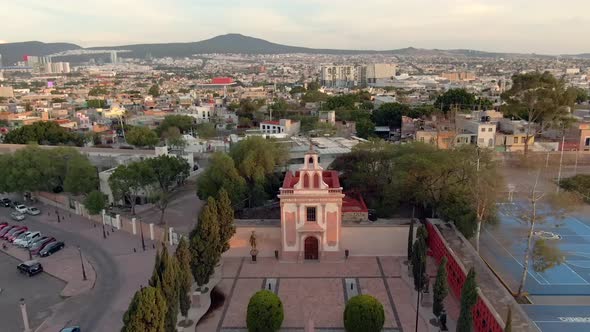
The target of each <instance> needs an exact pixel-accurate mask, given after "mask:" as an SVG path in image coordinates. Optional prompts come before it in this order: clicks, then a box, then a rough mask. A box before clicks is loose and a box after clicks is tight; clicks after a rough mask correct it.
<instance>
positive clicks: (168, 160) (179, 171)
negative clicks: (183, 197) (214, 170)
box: [143, 156, 190, 224]
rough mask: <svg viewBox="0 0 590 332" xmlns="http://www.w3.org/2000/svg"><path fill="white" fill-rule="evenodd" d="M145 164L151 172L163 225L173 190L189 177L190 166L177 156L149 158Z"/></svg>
mask: <svg viewBox="0 0 590 332" xmlns="http://www.w3.org/2000/svg"><path fill="white" fill-rule="evenodd" d="M143 163H145V164H146V165H147V168H149V169H150V170H151V172H150V174H151V179H152V181H153V183H155V188H156V194H155V197H157V200H156V206H157V207H158V209H160V212H161V214H160V224H163V223H164V213H165V212H166V208H167V207H168V203H170V198H171V195H172V190H173V189H174V188H175V187H176V186H177V185H179V184H181V183H182V182H184V180H185V179H186V178H187V177H188V176H189V172H190V166H189V164H188V162H187V161H186V160H184V159H183V158H180V157H176V156H159V157H156V158H149V159H146V160H144V161H143Z"/></svg>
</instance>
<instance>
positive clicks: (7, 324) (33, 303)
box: [0, 253, 65, 331]
mask: <svg viewBox="0 0 590 332" xmlns="http://www.w3.org/2000/svg"><path fill="white" fill-rule="evenodd" d="M19 263H20V261H19V260H17V259H16V258H13V257H12V256H9V255H7V254H4V253H0V288H2V292H1V293H0V321H1V322H2V327H1V328H0V330H2V331H22V330H23V328H24V325H23V321H22V318H21V311H20V306H19V300H20V299H21V298H24V299H25V302H26V304H27V311H28V314H29V324H30V325H31V327H33V328H34V327H37V326H39V324H41V322H43V320H45V318H47V317H49V316H50V315H51V308H52V307H53V306H54V305H56V304H58V303H60V302H61V301H62V300H63V299H62V298H61V297H60V296H59V293H60V292H61V290H62V289H63V288H64V286H65V283H64V282H63V281H61V280H59V279H56V278H54V277H52V276H50V275H49V274H47V273H42V274H38V275H36V276H33V277H28V276H26V275H24V274H21V273H18V272H17V270H16V266H17V265H18V264H19Z"/></svg>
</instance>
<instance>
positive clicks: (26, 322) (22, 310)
mask: <svg viewBox="0 0 590 332" xmlns="http://www.w3.org/2000/svg"><path fill="white" fill-rule="evenodd" d="M19 304H20V313H21V315H22V317H23V325H24V326H25V329H24V332H31V327H30V326H29V315H28V314H27V304H26V303H25V299H23V298H21V299H20V301H19Z"/></svg>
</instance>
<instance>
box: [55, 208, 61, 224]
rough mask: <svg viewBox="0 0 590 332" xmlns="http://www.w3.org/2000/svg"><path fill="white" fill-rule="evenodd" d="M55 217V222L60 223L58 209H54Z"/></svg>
mask: <svg viewBox="0 0 590 332" xmlns="http://www.w3.org/2000/svg"><path fill="white" fill-rule="evenodd" d="M55 215H56V216H57V222H60V221H59V210H58V209H55Z"/></svg>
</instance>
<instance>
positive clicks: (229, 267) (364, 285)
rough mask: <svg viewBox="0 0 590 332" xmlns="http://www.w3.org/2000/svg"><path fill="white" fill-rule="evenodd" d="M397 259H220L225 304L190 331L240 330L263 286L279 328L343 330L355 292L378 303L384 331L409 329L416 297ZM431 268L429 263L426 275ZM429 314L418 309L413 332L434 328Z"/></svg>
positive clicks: (451, 311)
mask: <svg viewBox="0 0 590 332" xmlns="http://www.w3.org/2000/svg"><path fill="white" fill-rule="evenodd" d="M403 261H404V257H351V258H349V259H348V260H346V261H343V262H309V263H281V262H278V261H277V260H275V259H274V258H262V259H260V258H259V259H258V262H256V263H253V262H251V261H250V259H249V258H229V257H228V258H225V259H224V262H223V268H222V272H223V279H222V280H221V282H220V283H219V285H218V286H217V287H218V289H219V290H220V291H221V292H223V293H224V294H225V297H226V299H225V303H224V305H223V306H222V307H221V308H219V309H217V310H215V311H213V312H212V313H210V314H209V315H207V316H205V317H204V318H203V319H202V320H201V322H200V323H199V325H198V326H197V328H196V331H199V332H200V331H223V332H230V331H232V332H233V331H245V330H246V308H247V306H248V301H249V300H250V297H251V296H252V295H253V294H254V293H255V292H257V291H259V290H261V289H263V288H266V289H269V288H270V290H271V291H273V292H275V293H276V294H278V296H279V297H280V298H281V301H282V302H283V306H284V310H285V317H284V320H283V325H282V329H284V330H288V331H303V329H304V326H305V324H306V322H309V321H310V320H311V321H313V326H314V327H315V328H316V329H317V330H321V331H344V325H343V321H342V314H343V312H344V307H345V304H346V301H347V300H348V298H350V297H352V296H354V295H356V294H359V293H360V294H369V295H372V296H374V297H375V298H377V299H378V300H379V301H380V302H381V303H382V304H383V306H384V309H385V326H384V331H414V330H415V320H416V293H415V291H414V289H413V286H412V285H411V279H409V278H408V277H407V267H406V265H404V263H403ZM435 269H436V267H435V266H434V265H433V264H429V274H430V275H431V276H434V275H435V274H436V272H435ZM433 282H434V280H432V282H431V284H432V283H433ZM447 307H452V308H451V309H449V315H450V316H451V317H453V316H455V317H456V315H458V311H457V310H454V308H456V307H457V305H456V303H455V302H453V301H452V299H451V301H450V303H449V305H448V306H447ZM431 311H432V308H431V306H424V307H421V309H420V312H421V315H420V319H419V328H418V330H419V331H436V330H437V329H438V328H436V327H434V326H433V325H431V324H430V322H429V319H428V317H430V315H431ZM422 314H424V316H423V315H422Z"/></svg>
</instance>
